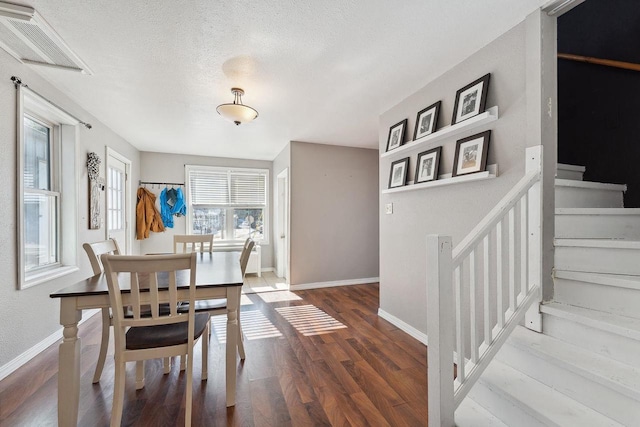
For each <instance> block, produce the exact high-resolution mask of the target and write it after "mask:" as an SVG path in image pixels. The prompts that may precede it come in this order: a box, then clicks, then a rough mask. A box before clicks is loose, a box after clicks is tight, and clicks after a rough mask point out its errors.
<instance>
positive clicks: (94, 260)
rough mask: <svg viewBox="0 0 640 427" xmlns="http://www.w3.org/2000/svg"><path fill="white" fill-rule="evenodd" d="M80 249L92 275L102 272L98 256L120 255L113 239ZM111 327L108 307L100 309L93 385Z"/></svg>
mask: <svg viewBox="0 0 640 427" xmlns="http://www.w3.org/2000/svg"><path fill="white" fill-rule="evenodd" d="M82 247H83V248H84V250H85V252H86V253H87V256H88V257H89V262H90V263H91V268H92V269H93V274H94V275H96V274H100V273H102V271H103V269H102V262H101V261H100V256H101V255H102V254H113V255H120V248H119V247H118V242H116V241H115V239H108V240H103V241H101V242H95V243H85V244H84V245H82ZM111 325H112V316H111V311H110V310H109V307H104V308H102V339H101V340H100V353H99V354H98V363H97V364H96V371H95V373H94V374H93V383H94V384H95V383H97V382H99V381H100V376H101V375H102V370H103V369H104V362H105V360H106V358H107V348H108V347H109V329H110V327H111Z"/></svg>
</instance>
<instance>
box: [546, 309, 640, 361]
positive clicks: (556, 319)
mask: <svg viewBox="0 0 640 427" xmlns="http://www.w3.org/2000/svg"><path fill="white" fill-rule="evenodd" d="M540 312H541V313H542V314H543V322H542V325H543V333H544V334H546V335H550V336H552V337H555V338H558V339H560V340H562V341H566V342H568V343H571V344H574V345H577V346H578V347H581V348H584V349H587V350H590V351H593V352H595V353H598V354H601V355H604V356H607V357H610V358H611V359H614V360H617V361H619V362H622V363H626V364H627V365H631V366H640V319H634V318H632V317H626V316H618V315H615V314H611V313H606V312H603V311H596V310H590V309H587V308H582V307H575V306H571V305H567V304H561V303H557V302H554V303H549V304H542V305H541V306H540Z"/></svg>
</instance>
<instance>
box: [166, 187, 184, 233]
mask: <svg viewBox="0 0 640 427" xmlns="http://www.w3.org/2000/svg"><path fill="white" fill-rule="evenodd" d="M186 214H187V206H186V205H185V204H184V195H183V194H182V188H180V187H178V188H177V189H174V188H165V189H164V190H162V192H161V193H160V215H161V216H162V222H163V223H164V226H165V227H168V228H173V216H174V215H176V216H183V215H186Z"/></svg>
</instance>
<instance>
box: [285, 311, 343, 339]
mask: <svg viewBox="0 0 640 427" xmlns="http://www.w3.org/2000/svg"><path fill="white" fill-rule="evenodd" d="M276 311H277V312H278V313H280V314H281V315H282V317H284V318H285V319H286V320H287V321H288V322H289V323H290V324H291V326H293V327H294V328H296V330H297V331H298V332H300V333H301V334H302V335H304V336H310V335H320V334H328V333H331V332H333V331H335V330H337V329H345V328H346V326H345V325H343V324H342V323H340V322H338V321H337V320H336V319H334V318H333V317H331V316H329V315H328V314H327V313H325V312H324V311H322V310H320V309H319V308H318V307H316V306H314V305H297V306H292V307H277V308H276Z"/></svg>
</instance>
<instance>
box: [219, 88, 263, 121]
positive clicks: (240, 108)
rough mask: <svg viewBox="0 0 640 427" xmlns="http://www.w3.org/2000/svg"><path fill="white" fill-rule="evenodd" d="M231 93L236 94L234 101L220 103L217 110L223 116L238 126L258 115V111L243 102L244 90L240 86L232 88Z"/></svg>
mask: <svg viewBox="0 0 640 427" xmlns="http://www.w3.org/2000/svg"><path fill="white" fill-rule="evenodd" d="M231 93H232V94H233V95H234V98H233V103H231V104H220V105H218V108H216V111H217V112H218V114H220V115H221V116H222V117H224V118H225V119H227V120H231V121H232V122H233V123H235V124H236V126H240V123H248V122H250V121H252V120H254V119H255V118H256V117H258V112H257V111H256V110H255V109H253V108H251V107H249V106H248V105H244V104H243V103H242V95H244V90H242V89H240V88H239V87H233V88H231Z"/></svg>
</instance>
